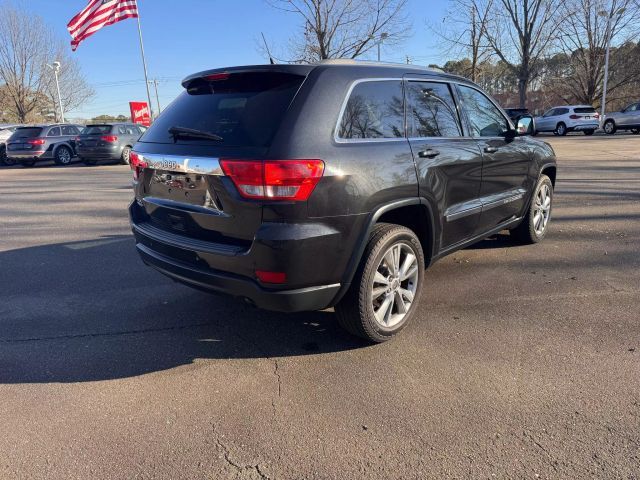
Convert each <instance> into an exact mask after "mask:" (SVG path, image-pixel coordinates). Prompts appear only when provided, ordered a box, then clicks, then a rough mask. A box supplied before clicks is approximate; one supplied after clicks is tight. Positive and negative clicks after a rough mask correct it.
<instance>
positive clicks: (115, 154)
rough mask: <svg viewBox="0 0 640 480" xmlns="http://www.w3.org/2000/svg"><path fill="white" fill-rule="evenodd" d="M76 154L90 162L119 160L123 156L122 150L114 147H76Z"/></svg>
mask: <svg viewBox="0 0 640 480" xmlns="http://www.w3.org/2000/svg"><path fill="white" fill-rule="evenodd" d="M76 154H77V155H78V156H79V157H81V158H88V159H90V160H117V159H119V158H120V155H122V148H121V147H118V146H112V147H80V146H78V147H76Z"/></svg>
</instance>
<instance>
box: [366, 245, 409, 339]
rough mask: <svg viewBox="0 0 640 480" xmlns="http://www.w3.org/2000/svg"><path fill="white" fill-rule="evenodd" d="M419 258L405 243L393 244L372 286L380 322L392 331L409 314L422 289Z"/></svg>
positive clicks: (372, 298)
mask: <svg viewBox="0 0 640 480" xmlns="http://www.w3.org/2000/svg"><path fill="white" fill-rule="evenodd" d="M418 268H419V267H418V257H417V255H416V252H415V251H414V250H413V248H412V247H411V246H410V245H408V244H407V243H404V242H399V243H395V244H393V245H392V246H391V247H389V249H388V250H387V251H386V252H385V254H384V255H383V256H382V259H381V260H380V263H379V264H378V268H377V269H376V272H375V275H374V277H373V282H372V284H371V292H372V294H371V302H372V307H373V312H374V317H375V319H376V322H377V323H378V324H379V325H380V326H381V327H384V328H391V327H394V326H395V325H397V324H399V323H400V322H402V320H403V319H404V317H405V316H406V315H407V313H408V312H409V309H410V308H411V305H412V303H413V299H414V296H415V293H416V290H417V288H418Z"/></svg>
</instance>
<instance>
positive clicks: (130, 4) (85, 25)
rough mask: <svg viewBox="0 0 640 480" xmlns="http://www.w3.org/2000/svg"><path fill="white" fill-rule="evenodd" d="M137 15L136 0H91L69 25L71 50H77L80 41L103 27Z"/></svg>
mask: <svg viewBox="0 0 640 480" xmlns="http://www.w3.org/2000/svg"><path fill="white" fill-rule="evenodd" d="M137 16H138V6H137V4H136V0H90V1H89V4H88V5H87V6H86V7H85V8H84V10H82V11H81V12H80V13H78V14H77V15H76V16H75V17H73V18H72V19H71V21H70V22H69V24H68V25H67V30H69V33H70V34H71V50H73V51H75V50H76V49H77V48H78V45H80V42H82V41H83V40H84V39H85V38H89V37H90V36H91V35H93V34H94V33H96V32H97V31H98V30H100V29H101V28H102V27H106V26H107V25H113V24H114V23H116V22H119V21H120V20H124V19H126V18H135V17H137Z"/></svg>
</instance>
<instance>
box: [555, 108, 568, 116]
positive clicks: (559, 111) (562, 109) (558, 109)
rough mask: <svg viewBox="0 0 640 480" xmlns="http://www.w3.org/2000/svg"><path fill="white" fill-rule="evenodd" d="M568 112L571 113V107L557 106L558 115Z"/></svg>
mask: <svg viewBox="0 0 640 480" xmlns="http://www.w3.org/2000/svg"><path fill="white" fill-rule="evenodd" d="M567 113H569V109H568V108H556V116H558V115H566V114H567Z"/></svg>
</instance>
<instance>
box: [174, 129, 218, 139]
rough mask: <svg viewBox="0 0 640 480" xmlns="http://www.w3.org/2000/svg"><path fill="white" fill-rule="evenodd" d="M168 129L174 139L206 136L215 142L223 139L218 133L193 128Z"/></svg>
mask: <svg viewBox="0 0 640 480" xmlns="http://www.w3.org/2000/svg"><path fill="white" fill-rule="evenodd" d="M168 131H169V133H170V134H171V135H172V136H173V139H174V141H175V140H177V139H178V138H206V139H208V140H215V141H216V142H223V141H224V138H222V137H221V136H220V135H216V134H215V133H210V132H204V131H202V130H195V129H193V128H186V127H171V128H170V129H169V130H168Z"/></svg>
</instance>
